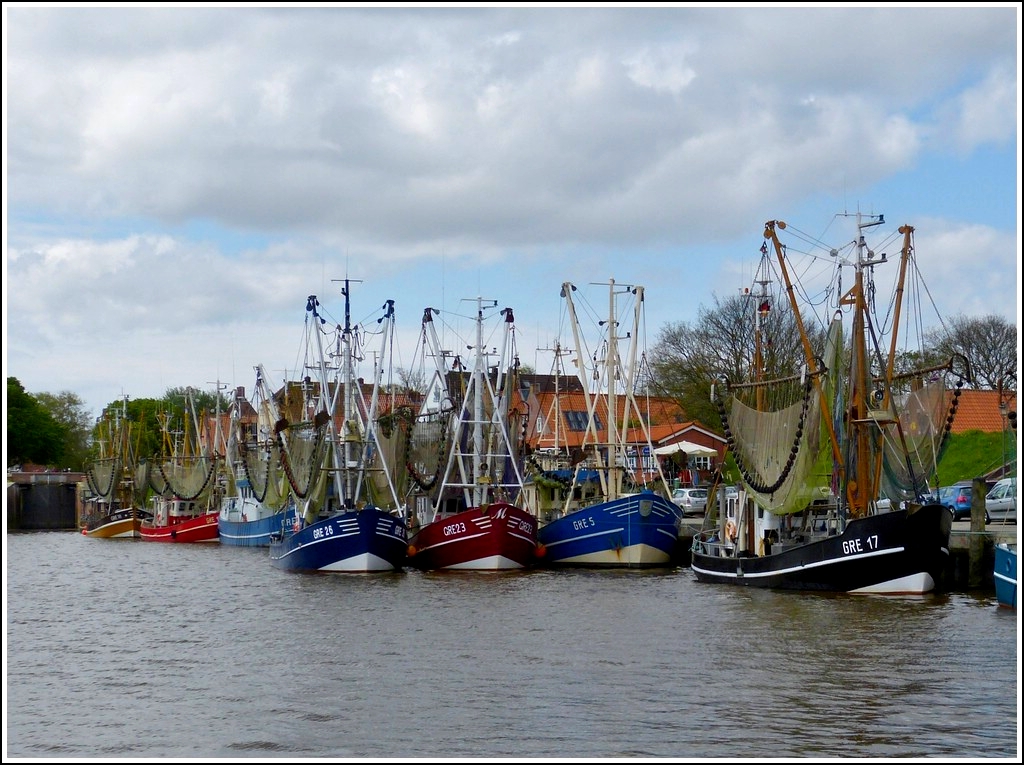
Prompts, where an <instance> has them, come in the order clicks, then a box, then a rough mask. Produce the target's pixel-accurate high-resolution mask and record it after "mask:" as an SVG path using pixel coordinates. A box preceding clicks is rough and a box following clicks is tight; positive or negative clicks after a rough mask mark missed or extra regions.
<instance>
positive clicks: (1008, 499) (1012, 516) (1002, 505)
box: [985, 476, 1017, 523]
mask: <svg viewBox="0 0 1024 765" xmlns="http://www.w3.org/2000/svg"><path fill="white" fill-rule="evenodd" d="M985 512H986V513H987V514H988V517H989V521H990V522H991V523H1007V522H1009V523H1016V522H1017V478H1016V476H1015V477H1013V478H1000V479H999V480H998V481H996V483H995V485H994V486H993V487H992V488H991V489H989V491H988V494H986V495H985Z"/></svg>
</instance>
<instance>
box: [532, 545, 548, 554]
mask: <svg viewBox="0 0 1024 765" xmlns="http://www.w3.org/2000/svg"><path fill="white" fill-rule="evenodd" d="M547 551H548V548H546V547H545V546H544V545H542V544H541V543H540V542H538V543H537V549H536V550H534V555H536V556H537V557H538V558H543V557H544V556H545V555H546V554H547Z"/></svg>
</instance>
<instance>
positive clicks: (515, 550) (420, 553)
mask: <svg viewBox="0 0 1024 765" xmlns="http://www.w3.org/2000/svg"><path fill="white" fill-rule="evenodd" d="M536 559H537V519H536V518H535V517H534V516H532V515H530V513H528V512H526V511H525V510H523V509H521V508H518V507H516V506H514V505H509V504H507V503H505V502H496V503H494V504H491V505H486V506H483V507H474V508H470V509H469V510H464V511H463V512H461V513H457V514H455V515H450V516H447V517H445V518H443V519H441V520H437V521H434V522H433V523H429V524H427V525H426V526H424V527H423V528H422V529H420V531H419V532H418V533H417V534H416V535H415V536H414V537H413V538H412V540H411V543H410V545H409V563H410V565H412V566H414V567H415V568H418V569H421V570H423V571H434V570H439V569H458V570H466V571H502V570H506V569H521V568H528V567H530V566H532V565H533V564H534V562H535V561H536Z"/></svg>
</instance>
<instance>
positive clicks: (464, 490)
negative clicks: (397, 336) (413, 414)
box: [407, 298, 538, 571]
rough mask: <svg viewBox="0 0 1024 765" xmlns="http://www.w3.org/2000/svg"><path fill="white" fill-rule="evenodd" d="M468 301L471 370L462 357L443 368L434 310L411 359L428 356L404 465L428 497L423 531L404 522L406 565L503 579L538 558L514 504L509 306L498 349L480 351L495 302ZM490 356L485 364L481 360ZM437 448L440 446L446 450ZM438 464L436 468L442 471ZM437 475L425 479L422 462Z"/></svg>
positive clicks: (532, 526)
mask: <svg viewBox="0 0 1024 765" xmlns="http://www.w3.org/2000/svg"><path fill="white" fill-rule="evenodd" d="M486 302H487V305H486V306H485V301H484V300H483V299H481V298H477V299H476V323H475V328H476V339H475V341H474V342H473V343H472V344H469V345H467V346H466V347H467V349H468V350H471V351H474V359H473V365H472V370H471V371H470V372H468V373H467V372H466V368H467V367H468V365H465V364H464V363H463V362H462V360H461V357H456V359H455V362H454V367H455V369H454V370H453V371H451V372H449V370H447V369H446V368H445V364H444V359H445V358H448V357H450V356H451V354H449V353H447V352H444V351H442V350H441V347H440V344H439V341H438V338H437V333H436V330H435V328H434V321H433V316H434V315H435V314H437V313H439V312H438V311H437V310H436V309H433V308H427V309H426V310H425V311H424V312H423V321H422V333H421V335H420V340H421V343H420V345H419V350H418V354H417V355H419V356H420V358H422V359H426V357H427V356H428V355H429V356H430V357H432V358H433V363H434V364H435V370H434V372H433V374H432V381H433V382H432V383H431V384H430V385H428V389H430V390H433V391H435V392H436V393H437V401H436V402H435V399H434V397H433V396H427V397H426V406H425V409H424V410H423V411H421V412H420V413H419V415H418V416H417V419H416V422H414V423H413V425H412V433H411V435H410V439H411V441H413V442H414V447H413V453H412V455H411V456H410V458H409V461H408V463H407V464H408V467H409V470H410V472H412V473H413V474H414V478H415V480H416V483H417V484H418V485H419V486H420V488H424V489H426V488H430V489H431V490H432V491H433V492H434V493H433V496H432V500H433V501H432V505H431V506H430V507H429V509H427V510H426V513H425V514H426V517H425V518H424V520H423V522H422V523H419V521H418V517H417V520H416V521H414V522H413V524H412V525H413V528H414V529H415V530H414V534H413V537H412V539H411V540H410V542H409V563H410V565H411V566H413V567H415V568H417V569H420V570H423V571H441V570H448V571H452V570H461V571H507V570H517V569H525V568H529V567H531V566H532V565H533V564H534V563H535V561H536V556H537V553H538V547H537V518H536V516H535V515H534V513H532V512H530V510H529V509H528V508H526V507H523V506H522V505H521V504H520V502H521V500H522V499H523V492H522V488H523V475H522V468H521V465H520V458H519V448H518V445H517V443H516V442H515V441H514V439H513V436H512V429H511V428H510V427H509V417H510V415H509V401H510V399H511V396H512V393H513V391H514V384H515V379H516V375H515V372H516V367H517V365H518V357H517V356H516V352H515V339H514V338H515V318H514V316H513V313H512V309H511V308H503V309H501V310H500V311H498V312H497V313H498V314H500V321H501V327H502V331H501V332H500V334H501V339H500V349H494V350H493V351H492V352H490V353H488V351H487V350H486V348H485V344H484V326H485V324H486V322H487V319H488V318H492V317H493V314H492V316H490V317H485V313H487V311H488V310H490V309H494V308H497V305H498V303H497V301H493V302H492V301H486ZM491 356H494V357H495V358H494V359H493V360H492V359H491V358H490V357H491ZM445 444H447V445H448V448H447V449H445V448H444V447H445ZM441 460H445V462H444V466H443V467H442V465H441ZM431 461H433V464H434V467H435V468H436V472H435V473H434V475H433V476H430V477H429V478H428V479H427V480H424V475H425V473H427V472H428V471H427V470H426V468H425V463H426V462H431Z"/></svg>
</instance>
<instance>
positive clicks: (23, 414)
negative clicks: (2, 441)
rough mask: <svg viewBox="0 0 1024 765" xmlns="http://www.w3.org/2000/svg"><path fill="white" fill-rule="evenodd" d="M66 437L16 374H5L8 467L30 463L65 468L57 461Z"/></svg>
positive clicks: (61, 426) (62, 428)
mask: <svg viewBox="0 0 1024 765" xmlns="http://www.w3.org/2000/svg"><path fill="white" fill-rule="evenodd" d="M66 438H67V431H66V429H65V427H64V426H63V425H62V424H61V423H59V422H57V420H55V419H54V418H53V415H51V414H50V413H49V412H48V411H47V410H46V408H45V407H44V406H43V405H42V404H40V403H39V401H37V400H36V398H35V397H34V396H33V395H32V394H30V393H27V392H26V391H25V388H24V387H23V386H22V384H21V382H20V381H19V380H18V378H17V377H8V378H7V466H8V467H10V466H12V465H20V464H24V463H26V462H32V463H35V464H38V465H53V466H55V467H61V468H64V467H67V466H66V465H62V464H58V461H59V460H60V458H61V456H62V455H63V453H64V443H65V439H66Z"/></svg>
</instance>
